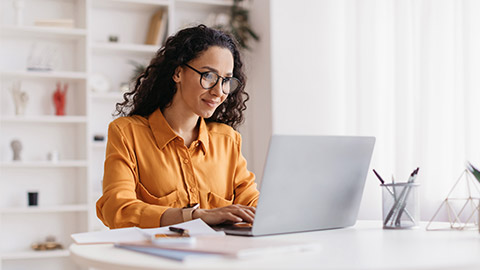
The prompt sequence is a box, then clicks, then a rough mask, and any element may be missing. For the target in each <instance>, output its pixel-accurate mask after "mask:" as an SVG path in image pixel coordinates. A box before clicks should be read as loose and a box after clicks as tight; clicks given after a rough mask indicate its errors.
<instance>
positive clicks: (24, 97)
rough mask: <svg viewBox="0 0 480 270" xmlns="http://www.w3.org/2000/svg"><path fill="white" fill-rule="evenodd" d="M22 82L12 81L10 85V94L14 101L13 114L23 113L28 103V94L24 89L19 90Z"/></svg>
mask: <svg viewBox="0 0 480 270" xmlns="http://www.w3.org/2000/svg"><path fill="white" fill-rule="evenodd" d="M21 87H22V84H21V83H20V82H15V83H13V86H12V95H13V101H14V103H15V114H16V115H24V114H25V108H26V107H27V103H28V94H27V92H25V91H22V90H21Z"/></svg>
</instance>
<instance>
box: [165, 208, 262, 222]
mask: <svg viewBox="0 0 480 270" xmlns="http://www.w3.org/2000/svg"><path fill="white" fill-rule="evenodd" d="M192 217H193V219H197V218H201V219H202V220H203V221H205V223H207V224H209V225H217V224H220V223H224V222H231V223H234V222H242V221H244V222H248V223H252V222H253V218H254V217H255V207H252V206H245V205H240V204H234V205H229V206H225V207H221V208H215V209H197V210H195V211H194V212H193V215H192ZM183 221H184V220H183V215H182V209H180V208H169V209H167V210H166V211H165V212H164V213H163V215H162V218H161V221H160V225H161V226H168V225H172V224H177V223H181V222H183Z"/></svg>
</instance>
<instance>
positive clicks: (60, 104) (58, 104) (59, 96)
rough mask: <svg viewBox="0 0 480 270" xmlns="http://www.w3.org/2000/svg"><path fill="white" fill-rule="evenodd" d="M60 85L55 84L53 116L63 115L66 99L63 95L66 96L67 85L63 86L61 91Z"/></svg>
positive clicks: (58, 83)
mask: <svg viewBox="0 0 480 270" xmlns="http://www.w3.org/2000/svg"><path fill="white" fill-rule="evenodd" d="M61 88H62V84H61V83H60V82H57V89H56V90H55V92H54V93H53V103H54V104H55V115H65V102H66V98H65V95H66V94H67V90H68V84H64V85H63V91H62V89H61Z"/></svg>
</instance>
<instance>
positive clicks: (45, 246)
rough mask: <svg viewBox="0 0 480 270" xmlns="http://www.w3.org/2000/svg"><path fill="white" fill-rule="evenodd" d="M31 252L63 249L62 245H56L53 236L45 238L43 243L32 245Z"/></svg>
mask: <svg viewBox="0 0 480 270" xmlns="http://www.w3.org/2000/svg"><path fill="white" fill-rule="evenodd" d="M32 249H33V250H53V249H63V246H62V244H60V243H58V242H57V241H56V240H55V237H54V236H47V238H46V239H45V242H40V243H36V242H35V243H32Z"/></svg>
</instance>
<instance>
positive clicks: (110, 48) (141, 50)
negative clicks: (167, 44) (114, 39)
mask: <svg viewBox="0 0 480 270" xmlns="http://www.w3.org/2000/svg"><path fill="white" fill-rule="evenodd" d="M91 47H92V50H93V51H94V52H111V53H133V54H148V55H153V54H155V53H156V52H157V50H158V49H160V46H156V45H145V44H123V43H93V44H92V46H91Z"/></svg>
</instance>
